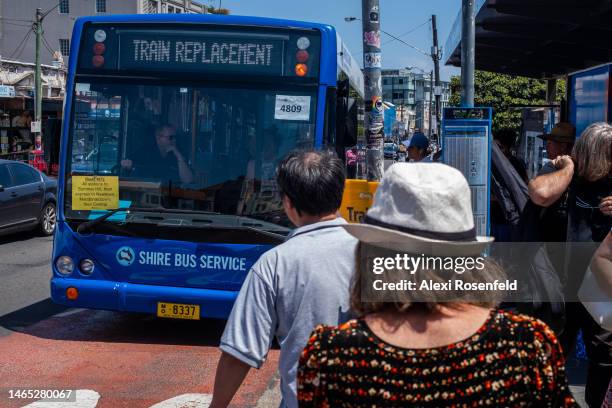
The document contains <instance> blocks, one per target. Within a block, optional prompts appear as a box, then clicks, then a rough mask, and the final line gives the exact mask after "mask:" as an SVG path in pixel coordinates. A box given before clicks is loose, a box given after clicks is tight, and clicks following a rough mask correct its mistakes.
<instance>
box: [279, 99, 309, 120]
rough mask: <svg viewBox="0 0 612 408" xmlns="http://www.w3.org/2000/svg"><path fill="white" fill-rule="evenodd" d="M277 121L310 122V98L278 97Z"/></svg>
mask: <svg viewBox="0 0 612 408" xmlns="http://www.w3.org/2000/svg"><path fill="white" fill-rule="evenodd" d="M274 119H276V120H305V121H307V120H310V96H302V95H276V102H275V105H274Z"/></svg>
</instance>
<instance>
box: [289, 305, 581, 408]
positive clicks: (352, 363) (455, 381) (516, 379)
mask: <svg viewBox="0 0 612 408" xmlns="http://www.w3.org/2000/svg"><path fill="white" fill-rule="evenodd" d="M298 400H299V403H300V407H334V408H336V407H368V408H371V407H404V406H418V407H475V406H481V405H484V406H493V407H518V406H537V407H557V406H560V407H577V406H578V405H577V404H576V401H575V400H574V398H573V397H572V395H571V393H570V391H569V387H568V383H567V378H566V376H565V368H564V359H563V354H562V351H561V346H560V345H559V342H558V341H557V339H556V337H555V335H554V333H553V332H552V330H551V329H550V328H549V327H548V326H547V325H546V324H545V323H542V322H541V321H539V320H536V319H534V318H532V317H528V316H524V315H515V314H512V313H509V312H505V311H500V310H495V311H492V312H491V315H490V316H489V318H488V319H487V321H486V322H485V323H484V324H483V325H482V327H481V328H480V329H479V330H478V331H477V332H476V333H474V334H473V335H472V336H471V337H469V338H467V339H465V340H463V341H459V342H457V343H452V344H449V345H447V346H443V347H437V348H427V349H406V348H400V347H396V346H391V345H390V344H388V343H385V342H384V341H383V340H381V339H380V338H378V337H377V336H376V335H375V334H374V333H373V332H372V331H371V330H370V329H369V327H368V326H367V325H366V323H365V321H364V320H363V319H359V320H351V321H349V322H347V323H345V324H342V325H340V326H336V327H330V326H322V325H321V326H318V327H317V328H316V329H315V331H314V332H313V334H312V337H311V338H310V340H309V341H308V344H307V345H306V348H304V351H303V352H302V355H301V358H300V365H299V370H298Z"/></svg>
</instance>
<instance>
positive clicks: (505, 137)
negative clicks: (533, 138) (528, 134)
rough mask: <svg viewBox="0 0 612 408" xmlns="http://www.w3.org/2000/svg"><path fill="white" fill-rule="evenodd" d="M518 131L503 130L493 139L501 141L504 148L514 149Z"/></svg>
mask: <svg viewBox="0 0 612 408" xmlns="http://www.w3.org/2000/svg"><path fill="white" fill-rule="evenodd" d="M516 136H517V134H516V131H515V130H514V129H511V128H501V129H499V130H498V131H497V132H495V133H494V135H493V139H495V140H499V141H500V142H501V144H502V146H506V147H508V148H512V146H514V144H515V143H516Z"/></svg>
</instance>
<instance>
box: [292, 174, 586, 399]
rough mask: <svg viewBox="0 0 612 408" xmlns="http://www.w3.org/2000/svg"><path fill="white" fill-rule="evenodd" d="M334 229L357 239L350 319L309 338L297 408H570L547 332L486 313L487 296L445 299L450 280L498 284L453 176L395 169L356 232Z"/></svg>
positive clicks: (534, 323) (520, 319)
mask: <svg viewBox="0 0 612 408" xmlns="http://www.w3.org/2000/svg"><path fill="white" fill-rule="evenodd" d="M345 228H346V229H347V230H348V231H349V232H350V233H351V234H352V235H354V236H355V237H356V238H358V239H359V240H360V249H359V251H358V253H359V254H358V256H359V259H358V268H357V269H358V270H357V272H356V275H355V279H354V283H353V287H352V293H351V304H352V307H353V309H354V311H355V312H356V313H357V314H358V315H359V318H358V319H355V320H351V321H349V322H347V323H344V324H342V325H339V326H335V327H330V326H319V327H317V328H316V329H315V331H314V332H313V334H312V337H311V338H310V340H309V342H308V344H307V345H306V347H305V349H304V351H303V353H302V356H301V359H300V366H299V370H298V400H299V402H300V407H340V406H342V407H362V406H363V407H366V406H367V407H375V406H378V407H403V406H428V407H443V406H474V405H480V404H482V405H488V406H537V407H541V406H555V407H556V406H576V402H575V400H574V399H573V397H572V396H571V393H570V391H569V387H568V384H567V379H566V376H565V371H564V361H563V355H562V352H561V348H560V346H559V344H558V341H557V339H556V338H555V335H554V333H553V332H552V330H551V329H550V328H549V327H548V326H546V324H544V323H542V322H540V321H538V320H535V319H533V318H531V317H528V316H524V315H513V314H511V313H509V312H504V311H501V310H498V309H496V300H495V299H496V296H487V293H486V292H482V291H481V292H479V293H480V296H482V297H480V298H479V297H473V296H472V297H470V296H467V297H465V295H466V291H465V290H463V289H461V290H457V291H455V292H453V291H452V290H448V289H449V288H448V287H447V286H449V287H450V286H452V285H451V284H449V283H448V281H449V278H451V277H452V276H453V275H454V276H455V278H456V276H457V275H456V274H460V275H461V279H462V280H463V281H464V282H467V283H468V284H477V283H485V282H493V280H497V279H502V277H503V272H502V271H501V269H500V268H499V267H497V266H495V265H494V264H493V263H491V262H489V261H487V260H486V259H484V258H482V257H481V256H480V254H481V253H482V252H483V251H484V250H485V249H486V247H487V245H488V244H489V243H491V242H492V238H489V237H480V236H477V235H476V228H475V225H474V217H473V215H472V206H471V192H470V188H469V186H468V184H467V181H466V180H465V178H464V177H463V175H462V174H461V173H460V172H459V171H457V170H455V169H453V168H451V167H448V166H446V165H442V164H436V163H427V164H420V163H398V164H394V165H392V166H391V167H390V168H389V169H388V170H387V172H386V173H385V175H384V177H383V180H382V182H381V184H380V186H379V188H378V190H377V192H376V196H375V198H374V204H373V206H372V207H371V208H370V209H369V210H368V212H367V215H366V217H365V219H364V223H363V224H351V225H346V226H345ZM417 259H419V260H420V261H418V262H420V264H416V263H415V262H416V260H417ZM436 259H442V261H441V262H440V263H436V262H437V261H436ZM459 259H461V260H462V261H461V262H458V260H459ZM467 259H471V260H472V261H473V262H470V265H467V263H468V261H466V260H467ZM430 260H432V263H431V264H429V263H428V262H429V261H430ZM443 262H450V264H451V265H454V269H453V268H450V270H447V269H446V265H445V266H444V267H442V266H441V265H442V264H443ZM411 265H412V266H413V267H412V269H411V270H410V266H411ZM480 266H482V268H480ZM459 269H461V271H459ZM410 281H411V282H414V284H415V286H413V287H411V286H410V283H407V282H410ZM424 281H427V282H429V283H428V285H431V287H427V286H428V285H425V286H426V287H421V283H422V282H424ZM419 282H421V283H419ZM385 284H386V285H385ZM435 284H437V285H438V286H435V288H433V286H434V285H435ZM436 288H437V289H436ZM447 292H450V293H447Z"/></svg>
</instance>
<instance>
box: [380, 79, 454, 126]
mask: <svg viewBox="0 0 612 408" xmlns="http://www.w3.org/2000/svg"><path fill="white" fill-rule="evenodd" d="M382 88H383V89H382V91H383V100H384V101H388V102H391V103H393V104H394V105H395V106H396V109H397V121H399V122H400V123H402V124H404V125H403V126H404V127H406V128H408V129H411V130H413V131H414V130H415V129H418V130H421V131H424V132H425V133H426V134H428V133H429V130H430V128H431V126H430V120H429V114H430V111H431V114H432V116H435V96H434V95H433V93H432V82H431V75H430V74H423V73H416V72H413V71H410V70H408V69H383V70H382ZM440 93H441V97H440V103H441V107H444V106H446V105H448V101H449V99H450V82H448V81H440ZM401 126H402V125H400V127H401ZM434 126H435V125H434ZM432 131H433V132H434V133H435V129H432Z"/></svg>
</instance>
